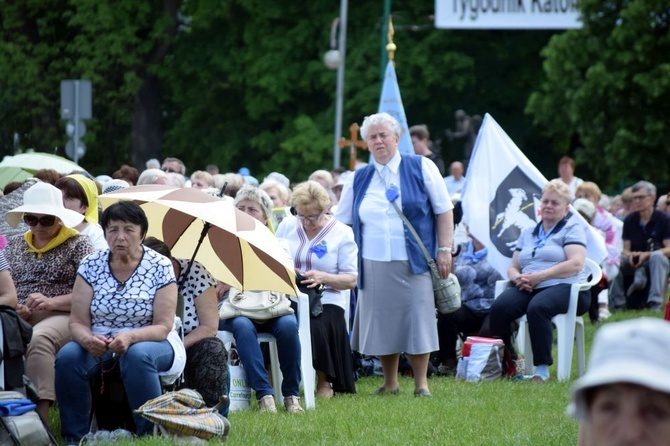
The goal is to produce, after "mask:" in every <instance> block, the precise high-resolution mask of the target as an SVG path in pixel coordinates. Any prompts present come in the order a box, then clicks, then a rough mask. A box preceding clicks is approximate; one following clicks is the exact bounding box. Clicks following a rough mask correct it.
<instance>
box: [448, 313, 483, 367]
mask: <svg viewBox="0 0 670 446" xmlns="http://www.w3.org/2000/svg"><path fill="white" fill-rule="evenodd" d="M488 325H489V315H488V314H485V313H475V312H473V311H472V310H471V309H470V308H468V307H467V306H465V305H463V306H461V308H459V309H458V310H457V311H454V312H453V313H449V314H440V315H439V316H438V318H437V335H438V338H439V341H440V352H439V357H440V361H441V362H442V363H443V364H447V363H449V362H454V363H455V361H456V341H457V340H458V335H459V333H465V334H470V333H478V334H479V336H490V335H491V333H490V329H489V327H488Z"/></svg>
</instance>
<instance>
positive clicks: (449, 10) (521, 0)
mask: <svg viewBox="0 0 670 446" xmlns="http://www.w3.org/2000/svg"><path fill="white" fill-rule="evenodd" d="M577 3H578V1H577V0H435V27H436V28H443V29H572V28H581V27H582V23H581V20H580V14H581V13H580V11H579V7H578V6H577Z"/></svg>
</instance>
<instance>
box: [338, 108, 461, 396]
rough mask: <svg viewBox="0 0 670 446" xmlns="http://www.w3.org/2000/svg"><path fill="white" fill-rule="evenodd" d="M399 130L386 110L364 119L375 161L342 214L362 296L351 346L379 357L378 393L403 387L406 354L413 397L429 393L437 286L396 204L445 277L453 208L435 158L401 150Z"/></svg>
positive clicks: (350, 189)
mask: <svg viewBox="0 0 670 446" xmlns="http://www.w3.org/2000/svg"><path fill="white" fill-rule="evenodd" d="M401 131H402V130H401V127H400V124H399V123H398V121H397V120H396V119H395V118H393V117H392V116H391V115H389V114H388V113H378V114H375V115H371V116H368V117H366V118H365V120H364V121H363V125H362V127H361V136H362V138H363V139H364V140H365V142H366V143H367V145H368V149H369V150H370V153H371V154H372V157H373V158H374V160H373V161H372V162H371V163H370V164H369V165H368V166H366V167H364V168H362V169H360V170H357V171H356V173H355V174H354V179H353V181H351V182H350V183H349V184H348V185H346V186H345V187H344V190H343V191H342V196H341V199H340V203H339V206H338V209H337V218H338V219H339V220H340V221H342V222H344V223H346V224H350V225H352V228H353V230H354V238H355V240H356V243H357V244H358V263H359V265H358V271H359V275H358V288H359V290H360V297H359V300H358V307H357V309H356V315H355V317H354V327H353V331H352V340H351V343H352V348H353V349H354V350H357V351H359V352H361V353H363V354H366V355H376V356H379V358H380V360H381V363H382V369H383V372H384V385H383V386H382V387H380V388H379V389H378V390H377V394H384V393H398V392H399V387H398V359H399V354H400V353H401V352H405V353H407V355H408V356H409V359H410V363H411V365H412V369H413V371H414V387H415V388H414V395H416V396H430V391H429V390H428V383H427V379H426V372H427V368H428V357H429V354H430V352H432V351H435V350H437V349H438V348H439V343H438V336H437V326H436V323H435V303H434V298H433V285H432V280H431V276H430V272H429V269H428V263H427V262H426V259H425V257H424V256H423V254H422V253H421V250H420V248H419V246H418V244H417V242H416V240H415V239H414V237H413V236H412V234H411V233H410V232H409V230H408V229H407V228H406V227H405V226H404V224H403V221H402V219H401V218H400V216H399V215H398V213H397V212H396V210H395V208H394V207H393V205H392V202H393V201H395V202H396V203H397V204H398V205H399V207H400V208H401V209H402V211H403V213H404V214H405V216H406V217H407V219H408V220H409V221H410V223H411V224H412V226H413V227H414V229H415V230H416V232H417V233H418V234H419V236H420V237H421V240H422V241H423V244H424V245H425V246H426V249H427V250H428V252H429V253H430V254H431V255H432V256H436V260H437V265H438V267H439V270H440V274H441V275H442V277H445V278H446V277H447V275H448V274H449V273H450V272H451V248H452V244H453V213H452V208H453V206H452V204H451V200H450V199H449V193H448V191H447V187H446V186H445V184H444V180H443V179H442V177H441V176H440V172H439V171H438V170H437V167H436V166H435V164H434V163H433V162H432V161H431V160H430V159H428V158H426V157H423V156H418V155H414V154H410V153H411V152H408V153H407V154H402V155H401V154H400V152H399V151H398V143H399V141H400V136H401ZM409 150H410V151H411V150H412V148H411V146H410V147H409Z"/></svg>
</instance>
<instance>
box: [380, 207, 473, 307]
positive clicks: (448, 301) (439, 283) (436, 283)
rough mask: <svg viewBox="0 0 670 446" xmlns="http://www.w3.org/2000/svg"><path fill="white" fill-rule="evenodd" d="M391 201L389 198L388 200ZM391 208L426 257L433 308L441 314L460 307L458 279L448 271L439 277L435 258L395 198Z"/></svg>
mask: <svg viewBox="0 0 670 446" xmlns="http://www.w3.org/2000/svg"><path fill="white" fill-rule="evenodd" d="M389 201H391V200H389ZM391 204H392V205H393V208H394V209H395V211H396V212H397V213H398V215H399V216H400V218H401V219H402V221H403V223H404V224H405V226H407V229H409V232H411V233H412V236H414V238H415V239H416V242H417V243H418V244H419V248H420V249H421V252H422V253H423V255H424V257H426V262H428V266H429V268H430V276H431V278H432V279H433V293H434V294H435V308H437V311H438V312H440V313H441V314H449V313H453V312H454V311H456V310H458V309H459V308H461V285H460V284H459V283H458V279H457V278H456V276H455V275H454V274H453V273H450V274H449V276H447V278H446V279H442V278H441V277H440V271H439V270H438V269H437V264H436V263H435V260H434V259H433V258H432V257H431V256H430V254H428V251H427V250H426V246H425V245H424V244H423V242H422V241H421V238H420V237H419V234H417V233H416V230H414V226H412V223H410V222H409V220H408V219H407V217H405V214H404V213H403V212H402V210H401V209H400V206H398V203H396V201H395V200H393V201H391Z"/></svg>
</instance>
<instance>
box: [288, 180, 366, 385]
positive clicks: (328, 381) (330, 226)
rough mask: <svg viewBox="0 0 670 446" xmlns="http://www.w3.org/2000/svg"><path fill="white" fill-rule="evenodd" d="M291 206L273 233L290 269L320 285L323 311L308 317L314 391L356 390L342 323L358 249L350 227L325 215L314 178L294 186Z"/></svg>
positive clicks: (322, 192) (324, 195)
mask: <svg viewBox="0 0 670 446" xmlns="http://www.w3.org/2000/svg"><path fill="white" fill-rule="evenodd" d="M290 205H291V206H292V207H291V209H292V213H293V214H294V215H295V217H296V218H286V219H284V220H283V221H282V222H281V224H280V225H279V228H278V229H277V237H278V238H282V239H284V240H286V241H287V243H288V246H289V249H290V251H291V255H292V256H293V262H294V265H295V268H296V270H297V271H298V272H300V273H301V274H302V275H303V276H304V278H305V280H304V281H303V284H304V285H306V286H307V287H309V288H314V287H317V286H320V285H323V286H325V289H324V291H323V296H322V299H321V302H322V304H323V313H321V314H320V315H318V316H316V317H312V318H311V319H310V331H311V335H312V358H313V364H314V368H315V369H316V376H317V395H319V396H321V397H324V398H330V397H332V396H333V392H344V393H355V392H356V387H355V385H354V373H353V364H352V357H351V347H350V345H349V334H348V330H347V324H348V321H345V318H344V315H345V309H346V308H347V307H348V306H349V299H347V297H348V296H349V293H345V294H343V293H341V292H340V291H341V290H349V289H351V288H354V287H355V286H356V277H357V275H358V267H357V255H358V248H357V247H356V242H354V234H353V232H352V230H351V228H350V227H348V226H347V225H345V224H343V223H341V222H339V221H337V220H335V219H334V218H333V217H332V216H331V215H329V214H328V213H327V211H328V208H329V207H330V198H329V196H328V192H327V191H326V189H325V188H324V187H323V186H322V185H321V184H319V183H317V182H316V181H308V182H306V183H302V184H299V185H298V186H296V187H295V189H294V190H293V194H292V195H291V199H290Z"/></svg>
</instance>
